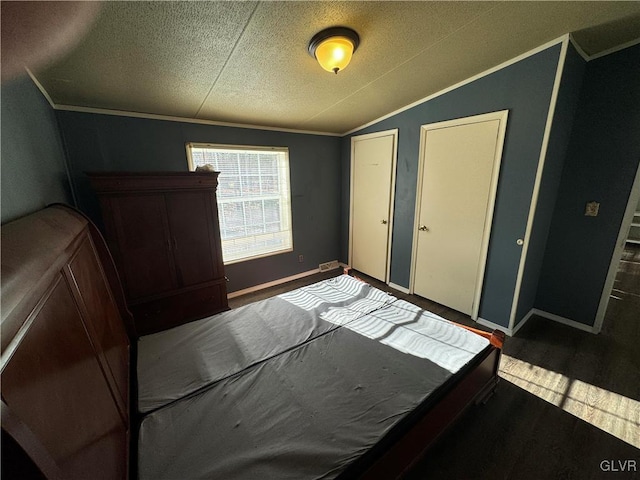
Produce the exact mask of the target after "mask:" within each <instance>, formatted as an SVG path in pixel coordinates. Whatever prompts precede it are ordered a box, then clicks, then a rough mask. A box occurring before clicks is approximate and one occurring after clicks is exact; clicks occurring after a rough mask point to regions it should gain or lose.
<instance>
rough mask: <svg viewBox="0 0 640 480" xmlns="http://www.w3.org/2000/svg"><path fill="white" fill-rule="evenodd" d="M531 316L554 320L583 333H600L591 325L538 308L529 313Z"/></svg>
mask: <svg viewBox="0 0 640 480" xmlns="http://www.w3.org/2000/svg"><path fill="white" fill-rule="evenodd" d="M529 314H532V315H538V316H539V317H543V318H546V319H548V320H553V321H554V322H558V323H562V324H564V325H568V326H570V327H573V328H577V329H578V330H582V331H583V332H589V333H594V334H595V333H598V332H597V331H596V329H595V328H594V327H592V326H590V325H585V324H584V323H580V322H576V321H575V320H571V319H569V318H564V317H561V316H560V315H556V314H554V313H549V312H545V311H544V310H538V309H537V308H534V309H532V310H531V312H529Z"/></svg>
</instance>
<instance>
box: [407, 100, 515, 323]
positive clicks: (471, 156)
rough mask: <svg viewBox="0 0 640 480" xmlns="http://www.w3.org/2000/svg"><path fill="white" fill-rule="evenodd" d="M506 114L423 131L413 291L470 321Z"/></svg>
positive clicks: (481, 274) (475, 305)
mask: <svg viewBox="0 0 640 480" xmlns="http://www.w3.org/2000/svg"><path fill="white" fill-rule="evenodd" d="M506 117H507V112H506V111H505V112H497V113H495V114H486V115H478V116H476V117H470V118H465V119H459V120H453V121H449V122H442V123H439V124H432V125H426V126H423V127H422V135H421V149H420V151H421V159H420V162H421V172H420V173H419V177H420V178H419V180H418V197H417V202H416V225H415V228H416V232H415V236H414V240H415V241H414V245H415V248H414V264H413V265H414V269H413V270H414V275H413V280H414V281H413V291H414V293H416V294H418V295H420V296H423V297H425V298H428V299H430V300H433V301H435V302H438V303H441V304H443V305H446V306H448V307H450V308H453V309H454V310H458V311H460V312H463V313H466V314H467V315H470V316H472V317H473V318H476V317H477V310H478V303H479V299H480V292H481V286H482V279H483V277H484V265H485V261H486V255H487V247H488V241H489V233H490V230H491V220H492V217H493V203H494V200H495V191H496V188H497V179H498V173H499V168H500V157H501V156H502V143H503V141H504V131H505V127H506Z"/></svg>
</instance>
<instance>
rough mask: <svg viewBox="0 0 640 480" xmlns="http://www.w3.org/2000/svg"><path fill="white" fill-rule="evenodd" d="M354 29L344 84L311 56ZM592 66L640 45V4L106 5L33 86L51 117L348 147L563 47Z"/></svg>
mask: <svg viewBox="0 0 640 480" xmlns="http://www.w3.org/2000/svg"><path fill="white" fill-rule="evenodd" d="M335 25H344V26H348V27H351V28H353V29H355V30H356V31H357V32H358V33H359V34H360V38H361V43H360V47H359V48H358V51H357V52H356V53H355V55H354V57H353V60H352V62H351V64H350V65H349V67H347V69H345V70H344V71H343V72H340V73H339V74H338V75H333V74H331V73H328V72H325V71H324V70H322V69H321V68H320V66H319V65H318V64H317V63H316V62H315V60H314V59H313V58H311V57H310V56H309V55H308V53H307V44H308V42H309V40H310V39H311V37H312V36H313V35H314V34H315V33H317V32H318V31H319V30H322V29H323V28H326V27H329V26H335ZM569 32H574V38H575V39H576V40H577V41H578V43H579V44H580V45H581V47H582V48H583V49H584V51H585V52H586V53H587V54H590V55H593V54H597V53H599V52H602V51H605V50H608V49H610V48H613V47H616V46H618V45H620V44H624V43H626V42H629V41H632V40H635V39H636V38H638V37H640V2H610V1H604V2H566V1H561V2H547V1H544V2H479V1H473V2H457V1H448V2H431V1H424V2H329V1H326V2H311V1H309V2H307V1H304V2H289V1H287V2H279V1H266V2H244V1H242V2H241V1H238V2H233V1H231V2H228V1H209V2H193V1H183V2H105V3H104V5H103V7H102V10H101V12H100V14H99V16H98V17H97V19H96V21H95V23H94V25H93V27H92V28H91V29H90V31H89V33H88V34H87V35H86V36H85V37H84V39H83V40H82V41H81V42H80V44H79V46H78V47H76V48H75V49H74V50H73V51H71V52H70V53H69V54H68V55H67V56H66V57H64V58H62V59H61V60H59V61H58V62H57V63H55V64H53V65H49V66H48V67H47V68H45V69H43V70H40V71H37V72H34V75H35V77H36V78H37V80H38V81H39V82H40V83H41V85H42V86H43V87H44V89H45V90H46V91H47V93H48V94H49V96H50V97H51V99H52V100H53V102H54V103H55V104H56V105H60V106H63V105H66V106H80V107H93V108H100V109H110V110H122V111H126V112H139V113H150V114H160V115H169V116H178V117H185V118H190V119H200V120H212V121H219V122H230V123H240V124H250V125H262V126H269V127H280V128H289V129H298V130H309V131H322V132H332V133H344V132H346V131H348V130H351V129H353V128H356V127H358V126H360V125H363V124H365V123H367V122H370V121H372V120H375V119H376V118H379V117H380V116H383V115H385V114H388V113H390V112H392V111H394V110H397V109H399V108H402V107H403V106H405V105H407V104H410V103H412V102H414V101H417V100H419V99H421V98H424V97H426V96H428V95H430V94H433V93H435V92H437V91H439V90H442V89H443V88H446V87H449V86H451V85H453V84H456V83H458V82H460V81H463V80H465V79H467V78H469V77H471V76H473V75H476V74H478V73H480V72H482V71H485V70H487V69H489V68H492V67H494V66H496V65H499V64H500V63H502V62H504V61H507V60H509V59H511V58H514V57H516V56H518V55H520V54H522V53H525V52H526V51H528V50H531V49H533V48H536V47H538V46H540V45H542V44H544V43H546V42H549V41H551V40H553V39H555V38H558V37H560V36H561V35H563V34H565V33H569Z"/></svg>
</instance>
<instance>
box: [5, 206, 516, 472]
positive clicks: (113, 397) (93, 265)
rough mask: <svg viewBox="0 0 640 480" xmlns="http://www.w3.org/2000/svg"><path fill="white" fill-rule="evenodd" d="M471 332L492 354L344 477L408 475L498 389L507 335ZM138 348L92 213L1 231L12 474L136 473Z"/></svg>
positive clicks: (42, 214) (39, 215) (39, 217)
mask: <svg viewBox="0 0 640 480" xmlns="http://www.w3.org/2000/svg"><path fill="white" fill-rule="evenodd" d="M464 328H467V329H468V330H472V331H474V332H475V333H477V334H479V335H482V336H483V337H485V338H488V339H489V340H490V342H491V346H490V347H489V348H488V349H486V350H485V351H484V352H483V354H482V355H480V356H479V357H477V358H476V360H475V361H474V363H473V365H471V367H470V368H468V369H467V373H466V374H465V375H464V376H462V377H461V378H459V379H458V380H457V381H455V382H454V383H453V384H451V385H450V386H449V387H448V388H447V390H446V391H443V392H440V395H439V397H440V398H439V399H438V402H437V403H436V404H434V405H430V406H429V408H428V409H427V410H426V411H424V412H417V415H414V416H415V417H417V418H416V419H415V421H412V425H410V426H408V427H406V428H404V429H403V431H402V432H400V433H398V432H395V437H398V438H394V436H393V435H392V436H390V437H389V438H386V437H385V439H383V440H385V441H386V443H388V445H386V444H385V445H384V446H383V449H382V451H377V452H376V454H375V455H369V456H368V457H375V458H371V459H369V458H367V456H366V455H365V456H363V460H364V461H362V462H358V465H357V466H356V467H357V468H356V469H352V470H348V471H347V472H345V473H349V472H353V473H354V474H356V475H357V476H360V477H361V478H364V479H374V478H385V479H390V478H399V477H401V476H402V474H403V472H405V471H406V470H407V469H409V468H410V467H411V466H412V465H413V463H414V462H415V461H417V459H419V458H420V457H421V456H422V455H423V454H424V452H425V451H426V449H427V448H428V447H429V445H431V444H432V443H433V442H434V441H435V439H436V438H437V437H438V435H440V433H442V432H443V431H444V430H445V429H446V428H447V426H448V425H449V424H451V423H452V422H453V421H454V420H455V419H456V418H457V417H458V416H459V415H460V414H461V413H462V412H463V411H464V410H465V409H466V408H467V407H468V406H469V405H471V404H473V403H474V402H478V401H482V400H484V399H486V398H487V396H488V395H489V394H490V393H491V392H492V391H493V389H494V388H495V386H496V383H497V381H498V367H499V362H500V351H501V347H502V343H503V341H504V334H503V333H502V332H499V331H495V332H493V333H487V332H483V331H480V330H475V329H472V328H469V327H464ZM136 340H137V334H136V332H135V328H134V327H133V321H132V318H131V315H130V313H129V311H128V310H127V307H126V304H125V300H124V295H123V292H122V288H121V284H120V281H119V278H118V274H117V272H116V269H115V266H114V263H113V259H112V258H111V255H110V254H109V251H108V249H107V247H106V244H105V242H104V239H103V238H102V235H101V234H100V232H99V231H98V230H97V229H96V228H95V226H94V225H93V224H92V223H91V222H90V221H89V220H88V219H87V218H86V217H85V216H84V215H82V214H81V213H79V212H77V211H75V210H73V209H71V208H69V207H64V206H53V207H49V208H47V209H44V210H41V211H39V212H36V213H34V214H32V215H29V216H27V217H24V218H22V219H19V220H16V221H14V222H11V223H9V224H6V225H4V226H3V227H2V356H1V360H0V368H1V373H2V440H3V441H2V453H3V456H2V473H3V475H4V478H52V479H58V478H60V479H63V478H64V479H66V478H78V479H83V478H92V479H94V478H95V479H98V478H105V479H124V478H134V477H135V476H136V473H135V472H136V464H137V462H136V455H135V452H136V451H137V448H136V445H137V438H136V434H135V432H137V424H138V420H137V419H138V414H137V410H136V406H135V405H136V402H135V396H136V391H135V378H134V377H135V343H136ZM132 349H133V350H132ZM132 357H133V361H132ZM456 378H457V377H456ZM132 432H134V433H133V434H132ZM381 444H382V442H381Z"/></svg>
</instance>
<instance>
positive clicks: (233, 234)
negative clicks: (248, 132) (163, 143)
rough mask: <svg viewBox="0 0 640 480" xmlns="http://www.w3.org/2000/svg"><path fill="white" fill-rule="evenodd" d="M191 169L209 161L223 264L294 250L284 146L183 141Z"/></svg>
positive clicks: (287, 167) (287, 170) (287, 155)
mask: <svg viewBox="0 0 640 480" xmlns="http://www.w3.org/2000/svg"><path fill="white" fill-rule="evenodd" d="M187 160H188V162H189V170H195V169H196V167H199V166H204V165H211V166H212V167H213V169H214V170H215V171H216V172H220V176H219V177H218V190H217V199H218V216H219V218H220V237H221V239H222V256H223V259H224V263H225V264H229V263H235V262H240V261H242V260H248V259H250V258H256V257H264V256H267V255H273V254H276V253H283V252H290V251H292V250H293V236H292V232H291V195H290V189H289V151H288V149H286V148H276V147H274V148H271V147H244V146H231V145H211V144H201V143H188V144H187Z"/></svg>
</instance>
